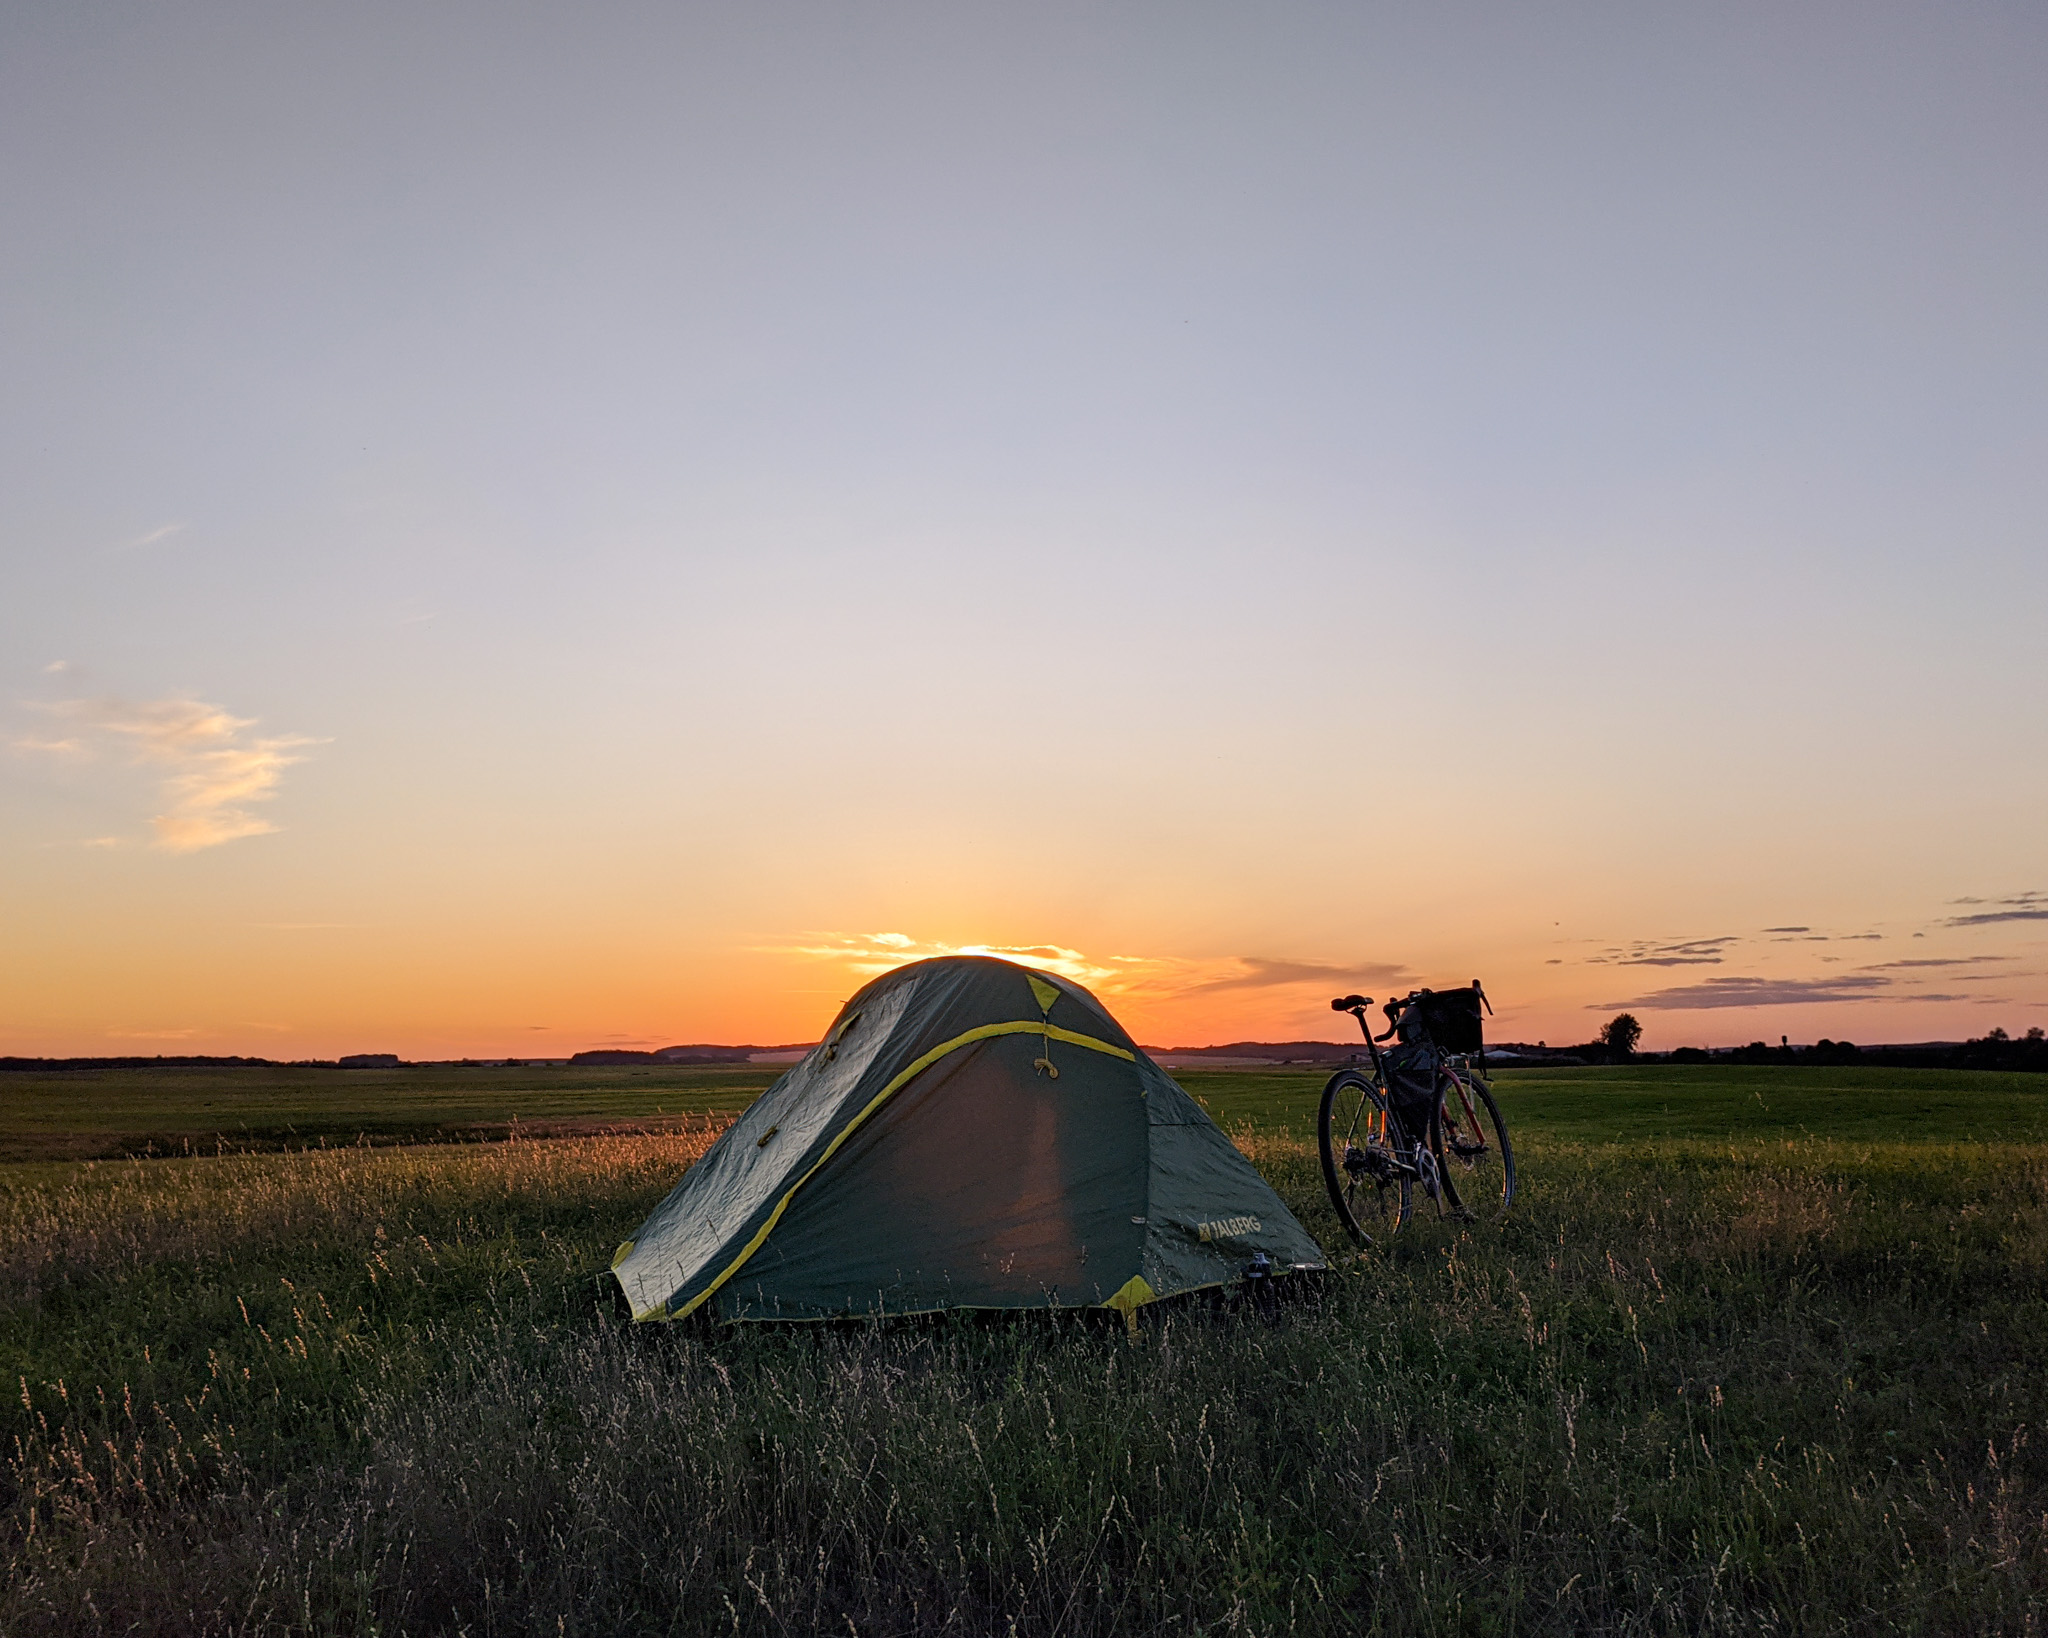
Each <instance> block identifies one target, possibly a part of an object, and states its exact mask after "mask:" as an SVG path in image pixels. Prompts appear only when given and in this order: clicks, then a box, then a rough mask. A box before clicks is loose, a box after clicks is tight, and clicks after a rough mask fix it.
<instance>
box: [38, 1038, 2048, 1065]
mask: <svg viewBox="0 0 2048 1638" xmlns="http://www.w3.org/2000/svg"><path fill="white" fill-rule="evenodd" d="M805 1050H807V1047H806V1046H805V1045H804V1044H803V1043H797V1044H794V1045H785V1046H679V1047H661V1048H659V1049H657V1050H655V1051H652V1052H640V1051H632V1050H627V1049H624V1048H610V1047H607V1048H601V1049H598V1050H596V1051H592V1052H579V1053H577V1054H576V1055H575V1056H574V1057H573V1058H570V1059H569V1060H568V1062H569V1063H570V1064H572V1065H581V1066H586V1067H590V1066H595V1067H600V1068H601V1067H607V1066H610V1067H617V1066H622V1065H627V1064H743V1063H747V1062H749V1061H750V1060H751V1059H752V1058H753V1056H754V1054H756V1053H791V1052H802V1051H805ZM1144 1050H1145V1051H1147V1052H1149V1053H1152V1054H1153V1055H1154V1056H1158V1057H1183V1058H1222V1059H1232V1058H1235V1059H1239V1060H1243V1059H1263V1060H1265V1061H1266V1062H1269V1063H1275V1064H1285V1063H1292V1064H1343V1063H1348V1062H1350V1061H1351V1060H1352V1059H1353V1058H1354V1057H1362V1056H1363V1055H1364V1049H1363V1047H1362V1046H1360V1045H1359V1043H1357V1042H1355V1041H1353V1042H1342V1041H1232V1042H1230V1043H1229V1044H1228V1045H1225V1046H1207V1047H1147V1048H1145V1049H1144ZM1487 1055H1488V1057H1490V1058H1492V1059H1493V1060H1495V1061H1496V1062H1498V1063H1500V1064H1502V1065H1516V1066H1520V1067H1539V1066H1545V1065H1548V1066H1551V1067H1555V1068H1560V1069H1568V1068H1576V1067H1578V1066H1581V1065H1586V1064H1612V1063H1638V1064H1810V1065H1848V1064H1872V1065H1878V1066H1881V1067H1885V1068H1891V1069H2004V1070H2015V1069H2016V1070H2033V1071H2040V1072H2048V1038H2044V1036H2043V1032H2042V1031H2041V1030H2040V1029H2039V1028H2034V1029H2030V1030H2028V1031H2027V1033H2026V1034H2024V1035H2008V1034H2006V1032H2005V1031H2004V1030H2002V1029H1994V1030H1992V1031H1991V1032H1990V1033H1989V1034H1986V1035H1982V1036H1979V1037H1978V1038H1977V1039H1976V1040H1974V1041H1921V1042H1917V1043H1914V1044H1909V1045H1904V1046H1867V1047H1859V1046H1857V1045H1856V1044H1855V1043H1854V1042H1853V1041H1830V1040H1827V1039H1826V1038H1822V1039H1821V1040H1818V1041H1816V1042H1814V1044H1813V1045H1812V1046H1790V1045H1787V1044H1784V1043H1782V1042H1781V1043H1780V1044H1779V1045H1777V1046H1772V1045H1771V1044H1770V1043H1769V1042H1767V1041H1752V1042H1750V1043H1749V1045H1748V1046H1740V1047H1713V1048H1707V1047H1678V1048H1676V1049H1675V1050H1673V1051H1670V1052H1636V1053H1630V1054H1628V1055H1626V1056H1623V1055H1620V1054H1617V1053H1615V1052H1612V1051H1610V1050H1609V1049H1608V1048H1607V1047H1606V1046H1604V1045H1603V1044H1602V1043H1600V1042H1598V1041H1588V1042H1586V1043H1585V1044H1584V1045H1582V1046H1568V1047H1553V1046H1543V1045H1537V1046H1530V1045H1528V1044H1527V1043H1525V1042H1519V1041H1508V1042H1502V1043H1500V1044H1498V1045H1496V1046H1494V1047H1491V1048H1489V1049H1488V1054H1487ZM520 1061H521V1060H519V1059H516V1058H507V1059H483V1060H479V1059H475V1058H464V1059H461V1060H460V1061H459V1065H458V1067H465V1068H477V1067H482V1066H484V1065H496V1064H501V1063H502V1064H508V1065H516V1064H518V1063H520ZM543 1061H546V1060H543ZM552 1061H553V1062H555V1063H560V1062H562V1060H561V1059H559V1058H557V1059H554V1060H552ZM398 1067H405V1068H421V1067H433V1066H424V1065H418V1064H407V1065H400V1063H399V1061H398V1060H397V1059H396V1058H394V1057H392V1056H391V1055H389V1054H386V1053H361V1054H357V1055H356V1056H355V1057H353V1058H342V1059H340V1060H339V1061H337V1060H335V1059H332V1058H292V1059H279V1058H215V1057H198V1056H192V1057H163V1056H159V1057H153V1058H143V1057H125V1058H0V1073H4V1072H6V1071H8V1070H42V1071H49V1070H57V1069H351V1068H398Z"/></svg>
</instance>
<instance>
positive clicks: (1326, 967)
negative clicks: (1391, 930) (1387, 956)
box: [1186, 956, 1404, 995]
mask: <svg viewBox="0 0 2048 1638" xmlns="http://www.w3.org/2000/svg"><path fill="white" fill-rule="evenodd" d="M1237 962H1238V967H1239V971H1237V972H1234V973H1226V974H1225V975H1223V976H1222V977H1220V978H1211V979H1207V980H1205V981H1203V982H1202V983H1199V984H1190V985H1189V986H1187V992H1186V993H1188V994H1190V995H1198V994H1205V993H1208V992H1210V991H1213V990H1265V989H1273V988H1275V987H1277V986H1279V985H1282V984H1322V985H1324V986H1326V987H1327V986H1328V985H1332V984H1337V985H1343V984H1373V985H1379V984H1391V983H1393V982H1394V981H1395V980H1396V979H1398V978H1399V977H1400V976H1401V974H1402V972H1403V970H1404V969H1403V968H1401V967H1400V966H1398V965H1396V964H1394V963H1390V962H1384V961H1365V962H1357V963H1354V964H1351V965H1348V966H1347V965H1343V964H1340V963H1336V962H1328V961H1291V960H1286V959H1282V958H1278V957H1272V956H1239V957H1238V958H1237Z"/></svg>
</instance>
